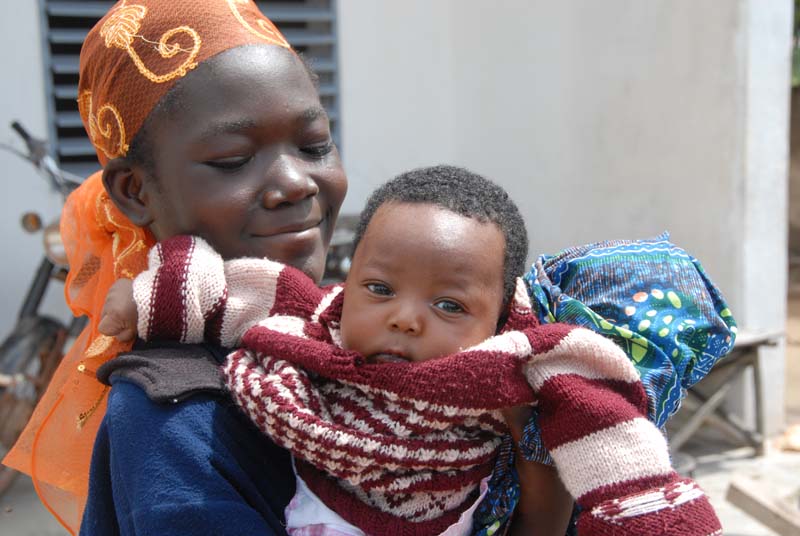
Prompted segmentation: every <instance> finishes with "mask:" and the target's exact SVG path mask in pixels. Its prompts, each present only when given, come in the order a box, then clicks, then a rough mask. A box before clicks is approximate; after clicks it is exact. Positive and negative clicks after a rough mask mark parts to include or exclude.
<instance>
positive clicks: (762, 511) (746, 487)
mask: <svg viewBox="0 0 800 536" xmlns="http://www.w3.org/2000/svg"><path fill="white" fill-rule="evenodd" d="M725 498H726V499H727V500H728V502H730V503H731V504H733V505H734V506H736V507H737V508H739V509H741V510H742V511H744V512H745V513H746V514H747V515H749V516H750V517H752V518H753V519H756V520H758V521H759V522H760V523H762V524H763V525H765V526H767V527H769V528H770V529H772V530H774V531H775V532H777V533H778V534H781V535H783V536H800V510H798V509H797V508H796V507H794V506H792V504H791V503H789V501H787V500H785V499H780V498H776V497H773V496H771V495H770V492H769V490H768V489H767V488H766V487H765V486H764V485H763V484H761V483H760V482H758V481H756V480H753V479H752V478H746V477H737V478H735V479H734V480H733V481H732V482H731V485H730V486H729V487H728V493H727V495H726V496H725Z"/></svg>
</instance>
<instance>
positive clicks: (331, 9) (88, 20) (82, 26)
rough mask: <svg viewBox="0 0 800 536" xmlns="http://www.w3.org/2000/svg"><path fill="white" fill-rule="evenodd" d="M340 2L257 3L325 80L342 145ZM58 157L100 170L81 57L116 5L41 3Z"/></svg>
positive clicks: (92, 0) (326, 101)
mask: <svg viewBox="0 0 800 536" xmlns="http://www.w3.org/2000/svg"><path fill="white" fill-rule="evenodd" d="M335 1H336V0H282V1H279V2H277V1H276V2H256V3H257V4H258V5H259V7H260V8H261V10H262V11H263V12H264V13H265V14H266V15H267V16H268V17H270V19H272V21H273V22H274V23H275V24H276V25H277V26H278V28H280V30H281V31H282V32H283V34H284V35H285V36H286V39H287V40H288V41H289V42H290V43H291V44H292V46H294V48H295V49H296V50H298V51H300V52H303V53H304V54H305V55H306V56H307V57H309V58H310V59H311V61H312V65H313V66H314V69H315V71H316V72H317V73H318V74H319V78H320V97H321V99H322V104H323V106H325V108H326V109H327V110H328V115H329V116H330V119H331V129H332V132H333V137H334V140H336V141H337V143H338V141H339V139H340V138H339V108H338V104H339V95H338V92H339V86H338V76H337V75H338V61H337V51H336V4H335ZM39 4H40V7H41V9H40V11H41V16H42V28H44V30H45V31H44V32H42V37H43V39H44V40H45V42H44V43H43V45H44V46H43V50H44V60H45V61H44V65H45V69H46V72H45V89H46V92H47V107H48V110H47V111H48V118H49V132H48V138H49V140H50V143H51V147H52V152H53V155H54V156H55V157H56V158H57V160H58V161H59V162H60V164H61V165H62V166H63V167H64V168H65V169H67V170H68V171H71V172H73V173H75V174H78V175H80V176H87V175H88V174H89V173H92V172H94V171H96V170H97V169H98V167H99V164H98V162H97V158H96V156H95V152H94V148H93V147H92V144H91V143H90V142H89V139H88V138H87V136H86V132H85V131H84V129H83V124H82V123H81V118H80V115H79V114H78V103H77V98H78V56H79V54H80V49H81V44H82V43H83V39H84V37H85V36H86V34H87V32H88V31H89V29H90V28H91V27H92V26H94V24H95V23H96V22H97V21H98V20H99V19H100V18H101V17H102V16H103V15H104V14H105V13H106V12H107V11H108V10H109V9H110V8H111V6H112V5H114V2H113V1H108V0H105V1H96V0H69V1H68V0H39Z"/></svg>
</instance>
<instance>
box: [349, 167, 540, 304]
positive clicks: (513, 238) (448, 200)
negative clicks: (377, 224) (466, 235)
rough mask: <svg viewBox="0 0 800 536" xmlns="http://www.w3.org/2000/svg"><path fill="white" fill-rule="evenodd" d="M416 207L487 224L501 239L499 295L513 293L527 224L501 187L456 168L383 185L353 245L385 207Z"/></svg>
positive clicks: (365, 212)
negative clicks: (425, 206) (431, 207)
mask: <svg viewBox="0 0 800 536" xmlns="http://www.w3.org/2000/svg"><path fill="white" fill-rule="evenodd" d="M389 202H395V203H420V204H430V205H434V206H438V207H441V208H444V209H446V210H449V211H451V212H454V213H456V214H460V215H461V216H466V217H467V218H472V219H475V220H478V221H480V222H484V223H487V222H491V223H494V224H495V225H497V226H498V227H499V228H500V231H501V232H502V233H503V237H504V238H505V242H506V243H505V256H504V259H503V291H504V293H503V295H504V303H505V304H507V303H508V302H509V300H510V299H511V297H512V296H513V295H514V289H515V285H516V278H517V277H519V276H521V275H522V274H523V272H524V271H525V265H526V262H527V257H528V233H527V231H526V230H525V221H524V220H523V219H522V215H521V214H520V212H519V209H518V208H517V205H516V204H515V203H514V202H513V201H512V200H511V198H510V197H509V195H508V192H506V191H505V190H504V189H503V188H501V187H500V186H498V185H497V184H495V183H493V182H492V181H490V180H489V179H487V178H485V177H483V176H481V175H478V174H477V173H473V172H471V171H469V170H466V169H464V168H461V167H457V166H446V165H439V166H432V167H424V168H418V169H414V170H411V171H408V172H406V173H402V174H400V175H398V176H397V177H395V178H393V179H392V180H390V181H388V182H386V183H384V184H383V185H382V186H381V187H379V188H378V189H377V190H375V191H374V192H373V193H372V195H371V196H370V197H369V199H368V200H367V204H366V206H365V207H364V210H363V211H362V212H361V218H360V220H359V222H358V227H357V228H356V234H355V239H354V245H355V247H358V243H359V242H360V241H361V238H362V237H363V236H364V233H365V232H366V230H367V226H369V222H370V221H372V217H373V216H374V215H375V212H377V210H378V208H380V206H381V205H383V204H384V203H389Z"/></svg>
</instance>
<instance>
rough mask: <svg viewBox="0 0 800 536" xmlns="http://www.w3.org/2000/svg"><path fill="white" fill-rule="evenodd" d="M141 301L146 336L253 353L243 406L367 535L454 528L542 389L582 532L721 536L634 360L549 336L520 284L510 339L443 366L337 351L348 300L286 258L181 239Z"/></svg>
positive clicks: (231, 371)
mask: <svg viewBox="0 0 800 536" xmlns="http://www.w3.org/2000/svg"><path fill="white" fill-rule="evenodd" d="M520 285H522V282H521V281H520ZM134 289H135V297H136V300H137V304H138V307H139V312H140V333H141V334H143V335H145V336H146V337H151V338H152V337H154V336H160V337H167V338H172V339H177V340H182V341H185V342H192V341H196V340H197V337H201V338H202V335H203V333H204V332H205V333H206V336H208V333H216V334H218V340H219V341H221V342H222V343H223V344H224V345H228V346H242V347H243V348H242V349H240V350H237V351H235V352H234V353H232V354H231V355H230V356H229V357H228V360H227V363H226V365H225V367H224V376H225V378H226V381H227V383H228V386H229V389H230V390H231V393H232V396H233V397H234V400H235V401H236V402H237V404H238V405H239V406H240V407H241V408H242V409H243V410H244V411H245V412H246V413H247V414H248V415H249V416H250V418H251V419H252V420H253V421H254V422H255V423H256V424H257V425H258V426H259V427H260V428H261V429H262V430H263V431H264V432H265V433H267V434H268V435H269V436H270V437H272V438H273V440H275V441H276V442H277V443H278V444H280V445H282V446H284V447H285V448H287V449H289V450H291V451H292V452H293V453H294V455H295V456H296V457H297V458H298V460H299V461H298V471H299V472H300V473H301V476H303V478H304V480H305V481H306V482H307V483H308V485H309V487H310V488H311V489H312V490H313V491H314V492H315V493H316V494H317V495H319V496H320V498H322V500H323V501H324V502H325V503H326V504H328V505H329V506H330V507H332V508H333V509H334V510H336V511H337V512H338V513H339V514H340V515H341V516H342V517H344V518H345V519H347V520H349V521H350V522H352V523H354V524H356V525H357V526H359V527H361V528H362V529H363V530H365V531H366V532H368V533H380V534H389V533H395V532H394V531H396V533H398V534H437V533H438V532H439V531H441V530H443V529H444V528H446V527H447V526H448V525H449V524H450V523H452V522H454V521H455V520H456V519H457V518H458V516H459V514H460V513H461V512H462V511H463V510H464V509H465V508H467V507H468V506H469V503H470V502H471V501H472V500H474V497H475V494H476V492H477V488H478V485H479V482H480V481H481V479H482V478H484V477H485V476H486V475H488V474H489V472H490V471H491V468H492V462H493V459H494V455H495V449H496V447H497V445H498V444H499V441H500V437H501V436H502V434H503V433H504V432H505V430H506V427H505V425H504V423H503V421H502V419H501V417H500V414H499V410H500V409H502V408H506V407H511V406H516V405H520V404H526V403H532V402H533V401H534V396H533V393H534V392H535V393H536V395H537V396H536V398H537V399H538V402H539V407H540V418H539V422H540V426H541V429H542V438H543V440H544V442H545V445H546V446H547V447H548V449H549V450H550V452H551V454H552V456H553V459H554V460H555V463H556V466H557V468H558V470H559V474H560V475H561V477H562V479H563V481H564V483H565V485H566V486H567V488H568V489H569V490H570V492H571V493H572V495H573V496H574V497H575V498H576V499H577V500H578V502H579V503H580V504H581V506H582V507H583V512H582V514H581V518H580V524H579V527H580V530H581V533H582V534H664V533H666V534H670V532H663V530H664V527H669V526H672V524H673V523H677V524H678V525H676V530H678V529H679V530H680V532H675V533H676V534H678V533H680V534H692V535H695V534H696V535H707V534H715V531H717V530H718V529H719V523H718V521H717V519H716V516H715V515H714V512H713V510H712V509H711V506H710V505H709V503H708V501H707V498H706V497H705V495H704V494H703V493H702V491H701V490H699V488H697V487H696V486H695V485H694V484H693V483H692V482H691V481H683V480H681V479H680V478H679V477H678V475H677V474H675V472H674V471H673V470H672V468H671V465H670V460H669V455H668V450H667V445H666V441H665V439H664V437H663V436H662V435H661V433H660V432H659V430H658V429H657V428H656V427H655V426H654V425H653V424H651V423H650V422H649V421H648V420H647V419H646V417H645V416H646V414H647V401H646V397H645V393H644V390H643V388H642V386H641V383H640V381H639V377H638V375H637V373H636V370H635V368H634V367H633V366H632V364H631V363H630V362H629V361H628V358H627V357H626V355H625V354H624V352H622V350H621V349H620V348H618V347H617V346H616V345H615V344H614V343H613V342H612V341H610V340H608V339H605V338H603V337H602V336H600V335H598V334H596V333H593V332H591V331H588V330H585V329H581V328H574V327H571V326H566V325H561V324H548V325H541V326H540V325H538V322H537V321H536V319H535V316H534V315H532V314H531V310H530V303H529V300H528V297H527V292H526V290H525V288H524V286H520V287H519V288H518V292H517V293H516V294H515V302H514V304H513V307H512V310H511V313H510V317H509V320H508V322H507V330H508V331H506V332H504V333H502V334H500V335H497V336H495V337H492V338H490V339H488V340H487V341H485V342H483V343H481V344H479V345H477V346H475V347H472V348H469V349H467V350H464V351H462V352H460V353H458V354H454V355H451V356H447V357H444V358H441V359H437V360H432V361H427V362H424V363H415V364H411V363H392V364H378V365H376V364H367V363H365V362H364V359H363V357H362V356H360V355H358V354H355V353H353V352H348V351H346V350H343V349H342V348H340V347H339V346H338V344H337V343H338V341H339V337H338V327H339V320H340V318H339V315H340V313H341V304H342V300H343V293H341V292H340V290H341V288H340V287H335V288H332V289H318V288H317V287H316V286H315V285H314V284H313V282H312V281H311V280H310V279H308V278H307V277H305V276H304V275H303V274H302V273H300V272H299V271H297V270H294V269H293V268H287V267H284V266H282V265H280V264H278V263H274V262H271V261H267V260H263V259H238V260H235V261H228V262H226V263H224V264H223V263H222V262H221V260H220V259H219V257H218V256H216V254H215V253H214V252H213V251H212V250H210V248H209V247H208V246H207V245H206V244H205V243H203V242H202V241H201V240H199V239H187V238H185V237H180V239H172V240H170V241H167V242H165V243H163V244H161V245H159V247H158V248H156V249H155V253H154V254H151V268H150V270H148V271H147V272H145V273H144V274H143V275H141V276H139V278H137V281H136V282H135V284H134ZM477 371H479V373H476V372H477ZM467 382H468V384H467ZM623 529H624V530H623Z"/></svg>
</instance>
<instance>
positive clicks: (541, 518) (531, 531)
mask: <svg viewBox="0 0 800 536" xmlns="http://www.w3.org/2000/svg"><path fill="white" fill-rule="evenodd" d="M532 414H533V409H532V408H531V407H529V406H518V407H514V408H508V409H505V410H503V417H504V418H505V420H506V424H508V427H509V429H510V431H511V437H512V438H513V439H514V449H515V454H516V456H515V466H516V469H517V474H518V475H519V483H520V498H519V503H518V504H517V508H516V509H515V510H514V514H513V517H512V518H511V530H510V531H509V534H510V535H512V536H517V535H520V536H521V535H526V536H539V535H546V536H564V534H565V533H566V531H567V525H568V524H569V520H570V517H571V515H572V506H573V499H572V497H570V495H569V493H568V492H567V490H566V488H565V487H564V484H563V483H562V482H561V479H559V478H558V472H557V471H556V468H555V467H550V466H548V465H543V464H541V463H537V462H529V461H527V460H525V459H524V458H523V457H522V454H521V453H520V451H519V442H520V440H521V439H522V433H523V431H524V429H525V425H526V424H528V421H529V420H530V418H531V415H532Z"/></svg>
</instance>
